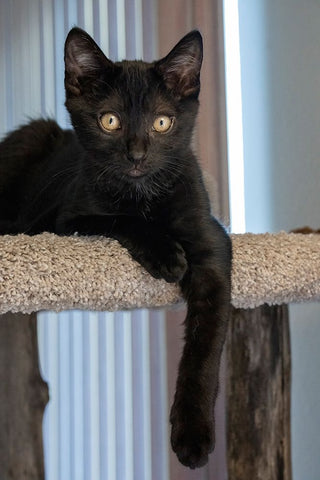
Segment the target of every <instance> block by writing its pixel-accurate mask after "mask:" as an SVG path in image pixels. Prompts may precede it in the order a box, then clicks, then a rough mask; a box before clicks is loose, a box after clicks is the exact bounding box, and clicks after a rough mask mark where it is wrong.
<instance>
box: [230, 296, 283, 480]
mask: <svg viewBox="0 0 320 480" xmlns="http://www.w3.org/2000/svg"><path fill="white" fill-rule="evenodd" d="M227 365H228V367H227V371H228V378H227V443H228V453H227V456H228V473H229V479H230V480H248V479H254V480H291V478H292V477H291V452H290V384H291V382H290V378H291V373H290V368H291V363H290V336H289V320H288V307H287V306H286V305H283V306H272V307H271V306H267V305H263V306H261V307H258V308H255V309H252V310H249V309H248V310H242V309H233V312H232V315H231V320H230V328H229V333H228V340H227Z"/></svg>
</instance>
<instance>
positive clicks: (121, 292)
mask: <svg viewBox="0 0 320 480" xmlns="http://www.w3.org/2000/svg"><path fill="white" fill-rule="evenodd" d="M232 243H233V273H232V304H233V307H234V309H233V314H232V319H231V324H232V328H233V329H234V332H235V333H234V334H232V338H229V339H228V354H227V357H228V359H229V360H230V363H231V364H232V363H234V364H235V367H234V369H233V371H232V372H231V375H230V380H228V382H227V383H228V385H227V391H228V390H229V393H230V396H229V397H228V398H233V397H237V399H236V400H234V401H233V400H232V402H233V403H232V402H231V404H230V405H229V407H228V408H229V412H230V420H229V423H230V422H231V423H232V422H233V423H232V428H231V427H230V429H229V432H228V441H229V443H230V445H231V446H230V451H229V453H228V456H229V460H228V463H229V467H230V469H231V471H232V472H233V476H232V475H231V477H230V478H237V480H242V479H244V478H266V479H268V478H270V479H271V478H272V479H273V478H279V479H280V478H283V479H285V480H290V478H291V472H290V466H289V464H290V442H289V437H290V418H289V413H288V412H290V406H289V403H288V402H289V398H290V397H289V395H290V348H289V345H288V336H286V335H285V334H286V329H287V328H288V319H287V311H286V309H285V308H283V307H281V305H283V304H288V303H291V302H308V301H317V300H319V299H320V235H317V234H308V235H303V234H299V233H290V234H288V233H284V232H281V233H278V234H243V235H232ZM179 302H182V299H181V296H180V292H179V288H178V287H177V286H176V285H174V284H168V283H166V282H165V281H164V280H156V279H154V278H152V277H151V276H150V275H149V274H148V273H147V272H146V271H145V270H144V269H143V268H142V267H141V266H140V265H139V264H137V263H136V262H135V261H134V260H132V258H131V257H130V255H129V254H128V252H127V251H126V250H125V249H124V248H122V247H121V246H120V245H119V243H118V242H117V241H115V240H111V239H108V238H102V237H77V236H74V237H59V236H56V235H54V234H49V233H44V234H41V235H36V236H33V237H29V236H27V235H23V234H21V235H17V236H9V235H5V236H2V237H0V313H1V314H2V316H1V317H0V318H1V322H0V325H1V333H0V371H1V373H0V383H1V385H7V387H6V388H2V393H0V422H1V423H0V428H1V432H2V434H1V435H0V478H1V479H2V480H7V479H9V478H10V479H18V478H24V479H27V480H28V479H30V480H31V479H35V478H36V479H39V480H40V479H43V478H44V474H43V460H42V433H41V419H42V414H43V409H44V406H45V404H46V402H47V399H48V398H47V397H48V393H47V386H46V384H45V383H44V382H43V381H42V379H41V377H40V373H39V370H38V366H37V365H38V364H37V353H36V352H37V347H36V341H35V338H36V336H35V335H36V333H35V329H36V327H35V325H36V316H35V313H34V312H38V311H40V310H49V309H50V310H55V311H60V310H66V309H88V310H107V311H114V310H123V309H133V308H138V307H151V306H152V307H163V306H167V305H173V304H177V303H179ZM270 309H271V310H270ZM270 311H271V315H270ZM23 314H24V315H23ZM271 317H272V321H270V318H271ZM275 319H276V320H277V321H275ZM283 321H284V323H281V322H283ZM244 322H245V323H244ZM244 324H245V327H243V326H244ZM270 325H271V326H270ZM281 325H284V327H282V326H281ZM269 326H270V327H269ZM248 328H249V329H250V331H251V332H253V335H254V342H252V337H248V333H245V332H244V329H246V331H247V332H248ZM235 342H241V343H240V344H241V345H243V348H248V351H251V352H255V354H256V355H257V358H260V363H259V368H260V369H261V371H260V374H261V380H259V381H258V385H261V386H262V384H263V388H265V383H266V382H265V379H266V378H268V382H269V383H268V385H269V384H270V385H269V386H270V389H271V390H270V391H273V394H272V395H271V396H270V395H269V396H268V395H267V397H268V398H266V396H265V397H264V398H258V397H257V395H254V398H255V401H256V403H257V404H256V405H255V406H252V404H251V405H250V406H249V405H247V398H248V392H247V390H246V388H249V386H248V385H249V382H250V374H248V372H245V371H243V368H244V367H243V359H242V360H241V359H240V358H239V359H235V358H234V356H235V355H236V354H237V352H238V351H239V350H240V354H241V348H237V349H235ZM250 342H251V343H250ZM247 363H248V362H247ZM31 365H33V366H31ZM248 365H249V364H248ZM248 365H247V366H248ZM249 367H250V365H249ZM232 368H233V367H232ZM239 368H242V370H239ZM250 368H251V367H250ZM237 369H238V370H237ZM21 378H25V379H26V381H25V382H21ZM259 382H260V383H259ZM279 382H280V383H279ZM30 385H31V387H32V388H31V389H30ZM261 388H262V387H261ZM268 388H269V387H268ZM10 389H12V391H13V392H15V394H14V396H15V399H14V401H13V403H10V405H7V404H8V402H6V401H5V400H6V395H9V393H8V392H9V391H10ZM235 389H236V390H237V391H236V393H237V395H235ZM257 390H260V387H259V388H258V387H257ZM35 392H36V393H35ZM277 392H278V393H277ZM227 393H228V392H227ZM278 394H279V398H280V401H278V400H277V401H276V411H275V410H274V404H269V403H268V402H272V401H274V395H278ZM277 398H278V397H277ZM19 399H20V400H19ZM21 399H23V401H21ZM239 399H240V400H239ZM241 399H242V400H243V404H242V405H239V401H241ZM272 399H273V400H272ZM19 402H20V403H19ZM279 402H280V403H279ZM28 405H30V408H29V407H28ZM252 409H254V412H255V415H256V417H257V418H258V417H259V415H260V417H261V418H260V417H259V418H260V420H259V422H260V427H259V425H258V426H257V425H256V424H255V425H253V426H252V425H251V427H250V426H249V424H250V421H251V417H252V415H253V413H252V411H253V410H252ZM240 410H241V418H240V417H239V411H240ZM268 410H270V412H269V413H268ZM266 411H267V414H269V415H270V416H269V417H263V415H266V413H265V412H266ZM13 412H18V413H13ZM271 413H272V415H271ZM246 415H247V417H246ZM261 415H262V416H261ZM21 420H23V421H21ZM269 420H270V421H269ZM268 423H269V424H270V429H269V433H268V432H264V434H263V438H262V439H259V438H258V437H259V435H258V433H259V432H260V433H261V431H260V430H261V428H267V426H266V425H268ZM251 424H252V422H251ZM34 425H36V431H35V430H34ZM261 425H262V426H261ZM28 428H30V429H31V430H32V432H33V433H32V439H33V440H32V441H31V440H30V433H28ZM248 428H255V431H254V432H250V431H249V430H248ZM259 429H260V430H259ZM267 429H268V428H267ZM239 430H241V431H242V432H244V434H246V435H247V439H245V438H244V440H243V442H242V444H246V445H240V446H238V447H237V446H236V445H237V444H238V443H239V438H235V435H236V432H237V431H239ZM257 432H258V433H257ZM26 435H27V436H26ZM250 435H253V437H252V438H254V441H253V442H251V444H250V441H248V438H250ZM257 435H258V436H257ZM15 442H16V443H15ZM257 442H258V444H259V445H260V444H261V445H264V447H265V449H266V451H268V458H267V459H266V458H265V457H264V456H263V455H262V454H261V452H260V454H259V453H257V452H254V451H253V450H252V448H256V446H255V445H254V444H256V443H257ZM259 442H260V443H259ZM266 442H267V445H265V443H266ZM261 445H260V446H261ZM237 449H238V450H237ZM239 449H240V450H241V449H242V450H241V451H240V450H239ZM17 452H20V453H17ZM21 452H23V455H22V454H21ZM39 452H40V453H39ZM19 455H20V457H19ZM239 455H240V457H239ZM235 458H238V459H239V458H240V459H241V458H242V459H243V460H242V463H241V461H240V463H239V460H237V461H235ZM275 461H277V462H278V464H279V465H280V463H281V465H282V466H283V468H282V473H283V472H284V476H281V477H280V476H279V477H276V476H268V475H267V474H265V476H263V477H257V476H256V473H255V472H254V470H253V469H254V468H257V469H258V468H259V469H260V470H259V471H260V472H261V471H263V472H267V469H268V468H273V469H274V471H276V469H277V468H278V470H279V465H278V466H277V465H274V462H275ZM259 462H260V463H259ZM279 462H280V463H279ZM248 465H249V467H248ZM270 465H271V466H270ZM248 468H249V470H248ZM250 468H251V470H250ZM261 469H262V470H261ZM248 472H249V473H248ZM279 475H280V474H279Z"/></svg>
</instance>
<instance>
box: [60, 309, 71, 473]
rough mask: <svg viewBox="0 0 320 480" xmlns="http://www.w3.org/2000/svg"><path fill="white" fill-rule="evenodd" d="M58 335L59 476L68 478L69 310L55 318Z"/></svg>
mask: <svg viewBox="0 0 320 480" xmlns="http://www.w3.org/2000/svg"><path fill="white" fill-rule="evenodd" d="M57 322H58V329H59V336H58V339H57V341H58V347H59V372H58V378H59V387H58V388H59V390H58V391H59V412H57V414H58V415H59V425H60V428H59V450H60V459H59V465H60V469H59V470H60V475H59V478H66V479H67V478H70V476H71V475H70V474H71V463H70V460H71V449H70V446H71V438H70V433H71V425H70V418H71V408H70V330H69V326H70V321H69V312H62V313H60V315H59V316H58V318H57Z"/></svg>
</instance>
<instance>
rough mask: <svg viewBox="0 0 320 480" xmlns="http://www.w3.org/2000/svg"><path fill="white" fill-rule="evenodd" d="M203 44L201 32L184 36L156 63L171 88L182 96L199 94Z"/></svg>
mask: <svg viewBox="0 0 320 480" xmlns="http://www.w3.org/2000/svg"><path fill="white" fill-rule="evenodd" d="M202 57H203V45H202V37H201V34H200V32H198V31H197V30H194V31H192V32H190V33H188V34H187V35H186V36H185V37H183V38H182V39H181V40H180V42H179V43H178V44H177V45H176V46H175V47H174V48H173V49H172V50H171V52H170V53H169V54H168V55H167V56H166V57H164V58H162V59H161V60H159V61H158V62H156V64H155V68H156V70H157V71H158V72H159V73H160V75H161V76H162V78H163V79H164V82H165V84H166V86H167V88H168V89H169V90H172V91H173V92H174V93H175V94H176V95H178V96H181V97H188V96H191V95H192V96H195V97H197V96H198V95H199V91H200V69H201V64H202Z"/></svg>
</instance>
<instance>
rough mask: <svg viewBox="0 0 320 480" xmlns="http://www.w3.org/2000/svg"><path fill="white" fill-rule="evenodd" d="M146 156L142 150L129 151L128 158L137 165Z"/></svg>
mask: <svg viewBox="0 0 320 480" xmlns="http://www.w3.org/2000/svg"><path fill="white" fill-rule="evenodd" d="M145 158H146V152H144V151H134V152H129V155H128V159H129V160H130V162H132V163H134V164H135V165H138V164H139V163H142V162H143V161H144V160H145Z"/></svg>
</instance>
